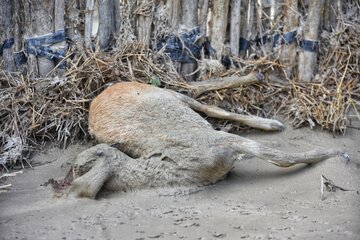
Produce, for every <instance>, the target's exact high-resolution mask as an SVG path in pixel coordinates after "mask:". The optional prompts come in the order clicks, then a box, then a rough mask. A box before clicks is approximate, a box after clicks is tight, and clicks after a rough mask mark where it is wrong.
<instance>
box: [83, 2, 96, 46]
mask: <svg viewBox="0 0 360 240" xmlns="http://www.w3.org/2000/svg"><path fill="white" fill-rule="evenodd" d="M94 9H95V0H86V10H85V30H84V44H85V47H87V48H90V47H91V35H92V31H93V16H94Z"/></svg>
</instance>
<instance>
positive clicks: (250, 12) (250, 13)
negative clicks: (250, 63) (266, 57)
mask: <svg viewBox="0 0 360 240" xmlns="http://www.w3.org/2000/svg"><path fill="white" fill-rule="evenodd" d="M245 5H246V8H245V9H246V13H245V16H244V21H242V23H241V24H242V27H241V36H242V38H244V39H245V40H247V41H250V40H251V39H250V38H251V36H252V30H253V24H254V2H253V1H252V0H247V2H245ZM247 52H248V49H246V50H241V51H240V54H241V55H242V56H245V55H246V53H247Z"/></svg>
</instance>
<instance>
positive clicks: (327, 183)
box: [320, 174, 351, 200]
mask: <svg viewBox="0 0 360 240" xmlns="http://www.w3.org/2000/svg"><path fill="white" fill-rule="evenodd" d="M324 190H325V191H327V192H336V190H341V191H351V190H349V189H345V188H342V187H339V186H337V185H335V183H334V182H333V181H332V180H331V179H328V178H326V177H325V176H324V175H322V174H321V188H320V192H321V200H324V199H325V196H324V193H325V191H324Z"/></svg>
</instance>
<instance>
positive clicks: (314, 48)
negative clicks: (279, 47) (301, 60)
mask: <svg viewBox="0 0 360 240" xmlns="http://www.w3.org/2000/svg"><path fill="white" fill-rule="evenodd" d="M300 47H301V48H302V49H303V50H304V51H307V52H318V51H319V42H317V41H311V40H306V39H303V40H301V42H300Z"/></svg>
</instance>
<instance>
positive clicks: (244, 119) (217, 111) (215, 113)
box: [179, 95, 284, 131]
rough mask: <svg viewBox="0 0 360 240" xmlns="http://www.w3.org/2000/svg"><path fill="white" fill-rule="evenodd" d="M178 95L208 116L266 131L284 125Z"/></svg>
mask: <svg viewBox="0 0 360 240" xmlns="http://www.w3.org/2000/svg"><path fill="white" fill-rule="evenodd" d="M179 96H180V98H181V100H182V101H183V102H185V103H186V104H188V105H189V107H190V108H191V109H193V110H195V111H198V112H202V113H205V114H206V115H208V116H209V117H213V118H219V119H226V120H231V121H235V122H239V123H242V124H245V125H248V126H250V127H253V128H258V129H262V130H267V131H278V130H283V129H284V125H283V124H282V123H281V122H279V121H277V120H273V119H266V118H261V117H257V116H253V115H243V114H237V113H231V112H227V111H225V110H223V109H221V108H218V107H215V106H209V105H205V104H202V103H199V102H198V101H196V100H194V99H192V98H190V97H188V96H185V95H179Z"/></svg>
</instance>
